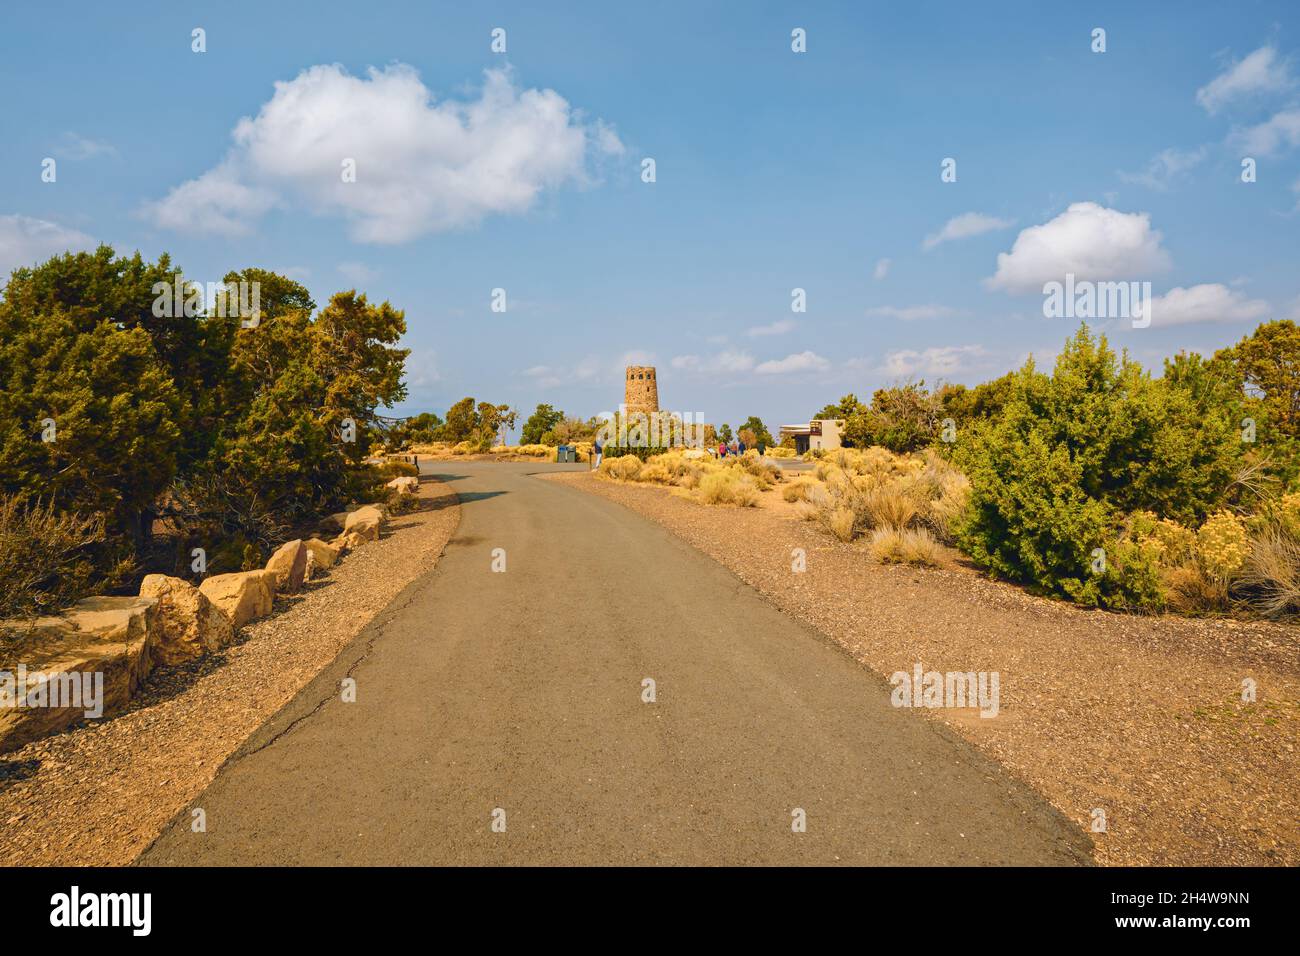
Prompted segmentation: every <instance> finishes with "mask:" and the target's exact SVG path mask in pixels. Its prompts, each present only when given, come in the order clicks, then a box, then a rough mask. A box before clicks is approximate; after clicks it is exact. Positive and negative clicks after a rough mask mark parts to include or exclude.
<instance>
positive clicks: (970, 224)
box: [921, 212, 1013, 250]
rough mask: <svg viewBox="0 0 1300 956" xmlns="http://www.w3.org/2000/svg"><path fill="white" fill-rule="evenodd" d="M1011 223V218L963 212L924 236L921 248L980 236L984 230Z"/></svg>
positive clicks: (990, 230)
mask: <svg viewBox="0 0 1300 956" xmlns="http://www.w3.org/2000/svg"><path fill="white" fill-rule="evenodd" d="M1011 225H1013V220H1011V219H998V218H996V217H995V216H986V215H984V213H982V212H964V213H962V214H961V215H960V216H954V217H953V218H951V219H949V220H948V221H947V222H946V223H944V225H943V228H942V229H940V230H939V231H938V232H936V233H934V234H933V235H929V236H926V237H925V241H924V242H922V243H921V248H922V249H927V250H929V249H933V248H934V247H935V246H937V245H939V243H941V242H951V241H952V240H954V239H970V238H971V237H972V236H982V235H984V233H986V232H993V231H995V230H997V229H1006V228H1007V227H1008V226H1011Z"/></svg>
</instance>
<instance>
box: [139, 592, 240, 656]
mask: <svg viewBox="0 0 1300 956" xmlns="http://www.w3.org/2000/svg"><path fill="white" fill-rule="evenodd" d="M140 596H141V597H143V598H152V599H154V600H156V601H157V602H158V624H157V628H156V629H155V639H154V640H153V641H152V642H151V646H150V649H149V651H150V655H151V656H152V658H153V662H154V663H155V664H182V663H184V662H185V661H192V660H194V659H195V658H196V657H202V656H203V655H204V654H211V653H213V652H215V651H219V650H221V648H223V647H225V646H226V645H228V644H229V643H230V642H231V641H232V640H234V637H235V629H234V627H233V626H232V625H231V623H230V618H229V617H227V616H226V613H225V612H224V611H222V610H221V609H220V608H218V607H217V606H216V605H215V604H213V603H212V601H211V600H209V599H208V596H207V595H206V594H204V593H203V592H202V591H201V590H199V589H198V588H196V587H195V586H194V585H192V584H190V583H189V582H188V581H184V580H182V579H181V578H173V577H168V576H167V575H165V574H150V575H148V576H147V577H146V578H145V579H144V580H143V581H142V582H140Z"/></svg>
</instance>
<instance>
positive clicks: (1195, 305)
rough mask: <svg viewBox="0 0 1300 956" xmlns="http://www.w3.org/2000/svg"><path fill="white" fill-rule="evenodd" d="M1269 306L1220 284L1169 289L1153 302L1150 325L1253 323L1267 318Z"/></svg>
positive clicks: (1261, 300)
mask: <svg viewBox="0 0 1300 956" xmlns="http://www.w3.org/2000/svg"><path fill="white" fill-rule="evenodd" d="M1269 311H1270V309H1269V304H1268V303H1267V302H1265V301H1264V300H1263V299H1250V298H1247V297H1246V295H1245V294H1243V293H1241V292H1238V291H1237V290H1235V289H1229V288H1228V287H1227V286H1226V285H1223V284H1221V283H1218V282H1214V283H1205V284H1203V285H1194V286H1192V287H1190V288H1182V287H1178V288H1175V289H1170V290H1169V291H1168V292H1166V293H1165V294H1164V295H1158V296H1155V297H1154V298H1153V299H1152V300H1151V325H1152V327H1156V326H1166V325H1190V324H1192V323H1194V322H1253V321H1256V320H1259V319H1263V318H1265V317H1266V316H1267V315H1268V313H1269Z"/></svg>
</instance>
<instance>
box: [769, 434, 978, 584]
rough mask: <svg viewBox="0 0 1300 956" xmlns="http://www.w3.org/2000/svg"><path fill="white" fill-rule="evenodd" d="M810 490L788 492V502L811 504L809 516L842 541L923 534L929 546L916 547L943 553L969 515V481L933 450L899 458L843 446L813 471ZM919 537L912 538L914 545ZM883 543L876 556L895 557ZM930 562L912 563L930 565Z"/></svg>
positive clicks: (885, 452) (806, 513)
mask: <svg viewBox="0 0 1300 956" xmlns="http://www.w3.org/2000/svg"><path fill="white" fill-rule="evenodd" d="M813 475H814V480H813V483H812V486H811V487H808V488H802V487H801V488H799V489H798V490H797V491H796V490H793V489H790V490H788V491H787V500H792V501H796V500H803V501H806V502H807V505H806V507H805V508H804V516H805V517H806V518H808V519H810V520H813V521H816V522H818V523H819V524H821V525H822V527H824V528H825V529H826V530H827V531H829V532H830V533H831V534H833V535H834V536H835V537H837V538H839V539H840V540H841V541H852V540H853V539H854V538H857V537H859V536H860V535H864V534H867V533H868V532H875V531H895V532H899V535H898V536H896V537H897V538H900V539H901V537H902V535H901V533H902V532H904V531H924V532H926V534H925V539H924V540H925V542H926V543H928V544H929V545H930V547H929V548H924V547H923V544H916V545H915V548H916V549H918V553H919V552H920V551H922V550H923V551H924V552H925V553H926V554H938V553H939V552H938V551H937V550H936V549H938V548H939V544H940V543H941V542H942V543H951V542H952V541H953V537H954V534H955V532H956V528H957V526H958V525H959V523H960V522H961V520H962V517H963V515H964V514H965V512H966V507H967V502H968V500H969V497H970V482H969V481H967V479H966V476H965V475H963V474H962V473H961V472H960V471H958V470H957V469H956V468H954V467H953V466H952V465H951V464H949V463H948V462H947V461H945V460H944V459H943V458H942V457H940V456H939V455H937V454H935V453H934V452H932V451H926V452H925V453H923V454H920V455H896V454H894V453H893V452H891V451H889V450H888V449H886V448H879V447H872V448H866V449H855V448H839V449H835V450H834V451H829V452H827V453H826V454H825V455H824V456H823V457H822V458H821V460H819V461H818V462H817V465H816V467H815V468H814V469H813ZM913 538H916V539H917V540H918V541H919V540H920V539H919V536H911V537H909V538H908V540H909V542H911V541H912V540H913ZM880 540H881V542H882V543H881V544H880V545H879V546H877V547H872V548H869V550H871V551H872V553H873V554H875V553H880V554H886V553H889V554H892V553H894V552H892V551H887V550H886V549H885V544H884V543H883V542H885V541H887V540H894V539H888V538H887V537H886V536H883V535H882V536H880ZM929 560H930V559H929V558H923V559H918V560H917V561H916V562H909V563H919V564H925V563H928V561H929Z"/></svg>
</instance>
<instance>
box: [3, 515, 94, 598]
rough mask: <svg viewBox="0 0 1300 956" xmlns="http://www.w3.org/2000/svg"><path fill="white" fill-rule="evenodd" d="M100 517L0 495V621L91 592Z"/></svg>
mask: <svg viewBox="0 0 1300 956" xmlns="http://www.w3.org/2000/svg"><path fill="white" fill-rule="evenodd" d="M103 541H104V519H103V517H102V516H100V515H89V516H84V517H83V516H81V515H78V514H69V513H65V512H61V511H59V510H57V509H56V508H55V507H54V503H53V502H52V501H51V502H45V503H41V502H39V501H37V502H34V503H28V502H23V501H21V500H20V499H19V498H18V497H16V496H8V495H6V496H5V497H4V498H3V499H0V619H3V618H10V617H28V616H32V617H34V616H36V615H40V614H47V613H50V612H52V611H55V610H58V609H59V608H62V607H65V606H67V605H69V604H71V603H72V602H74V601H76V600H77V599H78V598H81V597H84V596H85V595H86V594H88V593H90V591H91V584H92V576H93V573H94V561H93V560H92V558H93V555H92V551H93V549H94V548H96V547H97V546H99V545H100V544H101V543H102V542H103Z"/></svg>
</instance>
